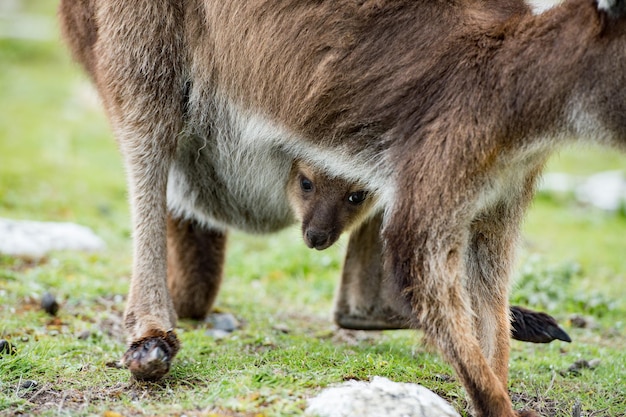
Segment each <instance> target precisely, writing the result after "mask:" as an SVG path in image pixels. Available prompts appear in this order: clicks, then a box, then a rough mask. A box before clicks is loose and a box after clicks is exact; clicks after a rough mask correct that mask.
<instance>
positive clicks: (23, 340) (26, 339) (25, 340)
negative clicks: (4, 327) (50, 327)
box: [20, 335, 30, 343]
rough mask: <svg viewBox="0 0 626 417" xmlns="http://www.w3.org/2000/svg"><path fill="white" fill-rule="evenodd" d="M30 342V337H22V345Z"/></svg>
mask: <svg viewBox="0 0 626 417" xmlns="http://www.w3.org/2000/svg"><path fill="white" fill-rule="evenodd" d="M29 340H30V338H29V337H28V336H26V335H24V336H22V337H20V342H22V343H26V342H28V341H29Z"/></svg>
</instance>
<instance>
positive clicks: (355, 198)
mask: <svg viewBox="0 0 626 417" xmlns="http://www.w3.org/2000/svg"><path fill="white" fill-rule="evenodd" d="M366 198H367V191H356V192H354V193H351V194H350V195H349V196H348V202H349V203H350V204H352V205H355V206H358V205H359V204H361V203H363V201H365V199H366Z"/></svg>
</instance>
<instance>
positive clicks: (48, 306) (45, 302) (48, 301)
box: [41, 292, 59, 316]
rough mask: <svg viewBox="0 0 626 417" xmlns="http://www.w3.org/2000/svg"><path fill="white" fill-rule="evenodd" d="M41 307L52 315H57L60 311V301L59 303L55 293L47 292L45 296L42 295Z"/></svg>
mask: <svg viewBox="0 0 626 417" xmlns="http://www.w3.org/2000/svg"><path fill="white" fill-rule="evenodd" d="M41 308H43V309H44V310H45V312H46V313H48V314H50V315H51V316H56V314H57V312H58V311H59V303H57V300H56V298H55V297H54V295H52V294H50V293H49V292H47V293H45V294H44V295H43V297H41Z"/></svg>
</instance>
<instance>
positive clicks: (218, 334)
mask: <svg viewBox="0 0 626 417" xmlns="http://www.w3.org/2000/svg"><path fill="white" fill-rule="evenodd" d="M230 333H231V332H227V331H226V330H222V329H208V330H207V331H206V332H205V333H204V334H206V335H207V336H209V337H212V338H214V339H224V338H225V337H228V336H229V335H230Z"/></svg>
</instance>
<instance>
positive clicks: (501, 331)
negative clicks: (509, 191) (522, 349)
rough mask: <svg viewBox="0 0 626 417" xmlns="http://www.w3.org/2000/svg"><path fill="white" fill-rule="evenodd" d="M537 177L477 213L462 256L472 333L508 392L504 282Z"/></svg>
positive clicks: (506, 287)
mask: <svg viewBox="0 0 626 417" xmlns="http://www.w3.org/2000/svg"><path fill="white" fill-rule="evenodd" d="M535 177H536V173H531V174H530V175H529V176H528V178H527V179H526V183H525V184H524V186H523V188H524V191H523V192H521V193H519V194H518V195H514V196H511V195H509V196H508V197H507V198H506V199H503V200H502V201H501V202H499V203H497V204H495V205H494V206H492V207H490V208H488V209H486V210H485V211H484V212H482V213H480V214H479V215H478V216H477V217H476V218H475V219H474V221H473V222H472V223H471V226H470V236H469V246H468V250H467V254H466V269H467V275H468V279H467V283H468V284H467V285H468V293H469V295H470V296H471V300H472V309H473V310H474V311H475V312H477V314H476V315H475V316H474V320H475V326H476V327H475V328H476V332H477V336H478V340H479V341H480V344H481V347H482V349H483V352H484V354H485V357H486V358H487V360H488V361H489V362H490V364H491V367H492V369H493V370H494V372H495V373H496V375H497V376H498V378H499V379H500V380H501V381H502V385H503V387H504V388H505V389H506V388H507V377H508V368H509V366H508V362H509V349H510V346H509V344H510V342H509V341H510V335H511V317H510V314H509V305H508V297H509V278H508V277H509V276H510V274H511V269H512V266H513V262H514V259H515V251H516V246H517V240H518V236H519V227H520V223H521V219H522V216H523V213H524V209H525V207H526V206H527V205H528V203H529V202H530V200H531V198H532V189H533V187H534V182H535Z"/></svg>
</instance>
